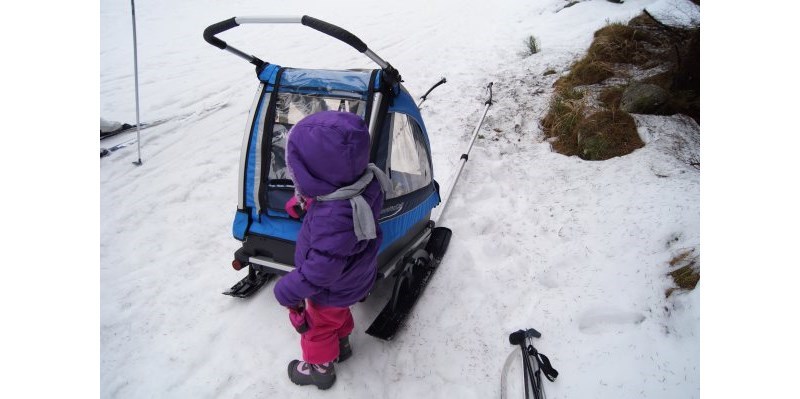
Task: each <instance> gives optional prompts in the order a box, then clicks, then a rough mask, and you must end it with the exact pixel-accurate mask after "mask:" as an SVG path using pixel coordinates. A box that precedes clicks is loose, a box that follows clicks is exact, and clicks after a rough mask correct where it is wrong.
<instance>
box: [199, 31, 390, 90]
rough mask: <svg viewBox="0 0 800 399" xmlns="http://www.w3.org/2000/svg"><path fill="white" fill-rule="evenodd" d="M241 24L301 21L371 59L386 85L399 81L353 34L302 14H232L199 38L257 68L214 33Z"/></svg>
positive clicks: (253, 59)
mask: <svg viewBox="0 0 800 399" xmlns="http://www.w3.org/2000/svg"><path fill="white" fill-rule="evenodd" d="M241 24H302V25H305V26H308V27H309V28H311V29H314V30H316V31H319V32H322V33H324V34H326V35H328V36H331V37H333V38H335V39H339V40H341V41H342V42H344V43H346V44H348V45H350V46H351V47H353V48H354V49H356V50H357V51H358V52H359V53H362V54H364V55H366V56H367V57H369V58H370V59H371V60H372V61H375V63H377V64H378V65H379V66H380V67H381V68H382V69H383V70H385V71H386V72H387V73H386V74H384V75H386V76H385V77H384V79H387V81H388V82H389V83H390V84H392V85H393V84H396V83H399V82H400V81H401V78H400V75H399V74H398V73H397V70H395V69H394V68H393V67H392V66H391V65H389V63H388V62H386V61H384V60H383V59H382V58H381V57H379V56H378V55H377V54H375V53H374V52H372V50H370V49H369V47H367V45H366V44H365V43H364V42H363V41H361V39H359V38H358V37H357V36H356V35H354V34H352V33H350V32H348V31H347V30H345V29H342V28H340V27H338V26H336V25H334V24H331V23H329V22H325V21H323V20H320V19H316V18H314V17H309V16H308V15H303V16H300V17H233V18H229V19H226V20H224V21H220V22H217V23H215V24H212V25H210V26H209V27H207V28H206V29H205V30H204V31H203V39H205V41H206V42H208V44H210V45H212V46H214V47H217V48H219V49H221V50H227V51H229V52H231V53H233V54H235V55H237V56H239V57H241V58H244V59H246V60H247V61H248V62H250V63H252V64H255V65H256V66H257V67H259V68H260V67H261V66H263V65H264V64H265V62H264V61H261V60H260V59H258V58H257V57H255V56H253V55H249V54H247V53H244V52H242V51H240V50H239V49H237V48H235V47H233V46H230V45H228V43H225V41H224V40H222V39H220V38H218V37H217V35H218V34H220V33H222V32H225V31H226V30H229V29H233V28H235V27H237V26H239V25H241Z"/></svg>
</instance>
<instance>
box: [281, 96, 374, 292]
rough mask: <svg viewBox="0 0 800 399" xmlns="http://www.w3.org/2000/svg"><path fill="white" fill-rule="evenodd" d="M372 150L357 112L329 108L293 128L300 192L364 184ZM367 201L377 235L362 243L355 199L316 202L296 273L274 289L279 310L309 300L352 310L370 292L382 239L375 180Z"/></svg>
mask: <svg viewBox="0 0 800 399" xmlns="http://www.w3.org/2000/svg"><path fill="white" fill-rule="evenodd" d="M369 152H370V147H369V131H368V130H367V126H366V124H365V123H364V121H363V120H362V119H361V118H360V117H359V116H358V115H355V114H352V113H347V112H336V111H325V112H319V113H316V114H313V115H310V116H308V117H306V118H304V119H303V120H301V121H300V122H298V123H297V124H296V125H295V126H294V127H293V128H292V131H291V133H290V134H289V140H288V143H287V145H286V162H287V165H288V167H289V170H290V171H291V174H292V180H293V181H294V184H295V188H296V189H297V190H298V191H299V192H300V194H302V195H303V196H305V197H310V198H314V197H317V196H320V195H326V194H330V193H332V192H334V191H336V190H337V189H339V188H341V187H344V186H348V185H350V184H352V183H354V182H355V181H356V180H358V178H359V177H361V175H363V174H364V172H365V170H366V168H367V164H368V163H369ZM362 196H363V197H364V199H365V200H366V202H367V204H369V205H370V207H371V208H372V213H373V215H374V216H375V225H376V226H375V227H376V233H377V238H375V239H372V240H362V241H358V240H357V239H356V235H355V232H354V230H353V210H352V208H351V206H350V201H348V200H336V201H325V202H323V201H313V202H312V203H311V205H310V208H309V209H308V210H307V212H306V215H305V219H304V220H303V226H302V227H301V228H300V233H299V234H298V236H297V243H296V248H295V252H294V262H295V269H294V270H292V271H291V272H290V273H288V274H287V275H285V276H283V277H282V278H281V279H280V280H278V283H277V284H275V289H274V291H275V298H277V299H278V302H280V304H281V305H283V306H289V307H293V306H296V305H297V304H299V303H300V302H301V301H303V300H304V299H305V298H310V299H311V300H312V301H314V303H317V304H320V305H324V306H337V307H347V306H350V305H353V304H354V303H356V302H358V301H359V300H361V299H363V298H364V297H365V296H366V295H367V294H368V293H369V291H370V290H371V289H372V286H373V284H374V283H375V278H376V275H377V272H378V270H377V258H378V248H379V247H380V244H381V241H382V240H383V233H382V232H381V229H380V226H379V225H378V222H377V220H378V215H379V214H380V211H381V208H382V207H383V199H384V198H383V192H382V191H381V188H380V184H379V183H378V181H377V179H373V180H372V182H371V183H370V184H369V185H368V186H367V188H366V189H365V190H364V192H363V193H362Z"/></svg>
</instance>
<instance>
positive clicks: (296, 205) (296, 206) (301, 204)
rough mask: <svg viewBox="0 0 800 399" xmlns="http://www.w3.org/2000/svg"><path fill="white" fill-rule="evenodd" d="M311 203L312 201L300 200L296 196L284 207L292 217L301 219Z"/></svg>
mask: <svg viewBox="0 0 800 399" xmlns="http://www.w3.org/2000/svg"><path fill="white" fill-rule="evenodd" d="M311 202H312V200H311V199H305V200H304V199H298V197H297V196H296V195H293V196H292V198H289V200H288V201H286V204H284V205H283V209H284V210H285V211H286V213H288V214H289V216H290V217H292V218H294V219H300V218H302V217H303V216H305V214H306V209H307V208H308V206H309V205H310V204H311Z"/></svg>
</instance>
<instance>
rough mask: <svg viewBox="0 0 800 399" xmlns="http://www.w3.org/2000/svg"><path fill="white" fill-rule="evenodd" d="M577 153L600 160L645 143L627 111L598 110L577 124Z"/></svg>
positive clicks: (629, 151) (585, 157) (625, 152)
mask: <svg viewBox="0 0 800 399" xmlns="http://www.w3.org/2000/svg"><path fill="white" fill-rule="evenodd" d="M575 139H576V141H575V144H577V150H578V151H579V153H578V154H575V155H578V156H580V157H581V158H583V159H586V160H590V161H601V160H605V159H610V158H614V157H618V156H622V155H626V154H630V153H631V152H633V151H634V150H636V149H637V148H642V147H644V142H642V139H641V138H639V133H638V132H637V131H636V122H635V121H634V120H633V118H632V117H631V116H630V114H628V113H627V112H623V111H620V110H619V109H613V108H612V109H608V110H604V111H599V112H595V113H593V114H592V115H590V116H589V117H587V118H585V119H583V120H582V121H581V122H580V123H579V124H578V125H577V126H576V128H575Z"/></svg>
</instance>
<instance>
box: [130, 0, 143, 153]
mask: <svg viewBox="0 0 800 399" xmlns="http://www.w3.org/2000/svg"><path fill="white" fill-rule="evenodd" d="M131 18H132V19H133V80H134V82H135V83H136V146H137V147H138V151H139V160H138V161H136V162H134V163H133V164H134V165H136V166H141V165H142V131H141V122H140V120H139V59H138V54H137V51H136V6H135V5H134V4H133V0H131Z"/></svg>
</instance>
